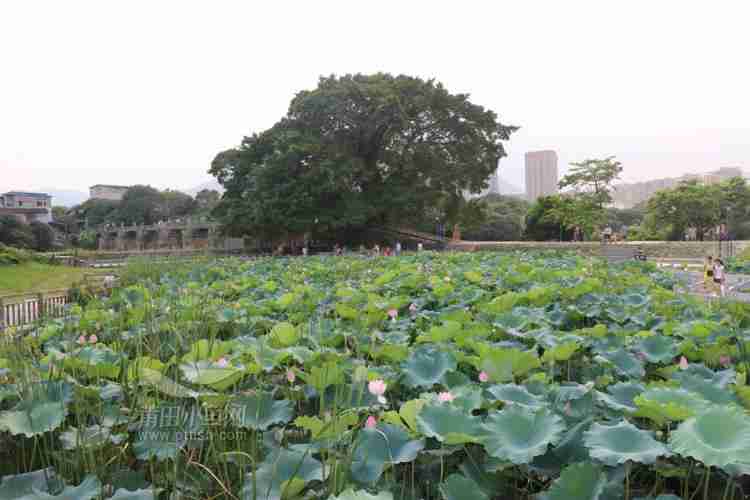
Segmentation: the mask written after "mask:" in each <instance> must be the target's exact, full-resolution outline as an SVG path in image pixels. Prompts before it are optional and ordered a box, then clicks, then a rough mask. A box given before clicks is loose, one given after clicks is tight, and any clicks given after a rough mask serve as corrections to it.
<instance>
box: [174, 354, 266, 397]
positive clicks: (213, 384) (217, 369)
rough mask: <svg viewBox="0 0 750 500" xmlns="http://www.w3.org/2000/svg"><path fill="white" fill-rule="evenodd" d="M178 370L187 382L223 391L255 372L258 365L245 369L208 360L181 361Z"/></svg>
mask: <svg viewBox="0 0 750 500" xmlns="http://www.w3.org/2000/svg"><path fill="white" fill-rule="evenodd" d="M180 371H182V374H183V375H184V376H185V379H187V381H188V382H190V383H191V384H195V385H205V386H208V387H210V388H212V389H214V390H217V391H225V390H227V389H229V388H230V387H232V386H233V385H235V384H237V383H238V382H239V381H241V380H242V378H243V377H244V376H245V375H247V374H249V373H257V372H258V371H259V370H258V367H257V366H256V365H251V366H250V367H249V368H247V369H243V368H239V367H236V366H226V367H221V366H218V365H216V364H215V363H211V362H209V361H198V362H195V363H183V364H181V365H180Z"/></svg>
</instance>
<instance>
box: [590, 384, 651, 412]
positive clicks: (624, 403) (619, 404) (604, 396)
mask: <svg viewBox="0 0 750 500" xmlns="http://www.w3.org/2000/svg"><path fill="white" fill-rule="evenodd" d="M644 390H646V388H645V387H644V386H642V385H641V384H637V383H634V382H619V383H617V384H614V385H611V386H609V387H608V388H607V392H606V393H602V392H597V399H599V400H600V401H602V402H603V403H604V404H605V405H607V406H608V407H610V408H611V409H613V410H615V411H627V412H634V411H636V410H637V409H638V407H637V406H636V404H635V398H636V397H637V396H638V395H639V394H641V393H642V392H643V391H644Z"/></svg>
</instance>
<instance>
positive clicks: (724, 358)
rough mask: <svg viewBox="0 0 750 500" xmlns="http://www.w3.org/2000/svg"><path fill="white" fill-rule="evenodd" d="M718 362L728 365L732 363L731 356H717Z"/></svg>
mask: <svg viewBox="0 0 750 500" xmlns="http://www.w3.org/2000/svg"><path fill="white" fill-rule="evenodd" d="M719 363H721V366H729V365H731V364H732V358H731V357H729V356H721V357H720V358H719Z"/></svg>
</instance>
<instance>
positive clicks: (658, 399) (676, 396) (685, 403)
mask: <svg viewBox="0 0 750 500" xmlns="http://www.w3.org/2000/svg"><path fill="white" fill-rule="evenodd" d="M634 401H635V404H636V406H638V411H636V412H635V414H634V415H635V416H637V417H643V418H648V419H651V420H653V421H654V422H656V423H657V424H659V425H661V426H663V425H665V424H666V423H667V422H681V421H683V420H685V419H686V418H689V417H691V416H692V415H694V414H695V413H696V412H699V411H701V410H703V409H705V408H707V407H708V402H707V401H706V400H704V399H703V398H701V397H700V396H699V395H697V394H695V393H692V392H688V391H686V390H684V389H679V388H674V387H659V386H655V387H650V388H648V389H647V390H646V391H644V392H643V393H642V394H641V395H639V396H637V397H636V398H635V400H634Z"/></svg>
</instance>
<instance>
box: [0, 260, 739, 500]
mask: <svg viewBox="0 0 750 500" xmlns="http://www.w3.org/2000/svg"><path fill="white" fill-rule="evenodd" d="M126 277H127V279H124V280H123V286H122V287H121V288H119V289H117V290H115V291H114V293H113V294H112V296H111V297H107V298H100V299H95V300H92V301H90V302H89V303H88V304H86V306H85V307H80V306H73V307H72V308H71V309H70V310H69V315H68V316H67V317H66V318H65V319H59V320H49V321H47V322H44V323H41V324H39V325H36V326H35V327H34V329H33V330H32V331H30V332H24V333H23V334H22V333H21V332H13V331H10V332H6V333H5V334H4V338H3V339H2V340H1V341H0V475H1V476H3V479H2V481H1V482H0V500H8V499H24V500H36V499H53V498H59V499H70V500H73V499H75V500H80V499H93V498H110V497H111V498H114V499H119V500H122V499H155V498H160V499H174V500H177V499H193V498H195V499H198V498H201V499H207V498H211V499H220V498H221V499H242V500H249V499H263V500H268V499H274V500H277V499H282V498H283V499H292V498H305V499H332V500H368V499H369V500H389V499H409V500H416V499H444V500H475V499H476V500H480V499H511V498H519V499H520V498H540V499H548V500H581V499H592V500H595V499H620V498H627V499H630V498H642V499H646V498H652V499H657V498H658V499H662V500H667V499H675V498H683V499H686V500H688V499H692V498H697V499H700V498H703V499H706V498H712V499H730V498H731V499H737V498H742V497H743V494H744V492H743V488H745V491H747V484H746V481H745V480H746V479H747V474H750V414H748V411H747V408H748V407H750V387H748V385H746V382H747V380H746V374H747V373H748V369H747V364H748V358H747V357H746V356H745V351H746V348H747V347H748V346H750V311H749V310H748V308H747V305H745V304H736V303H712V304H704V303H701V302H697V301H695V300H693V299H690V298H687V297H683V296H680V295H677V294H675V293H674V292H673V291H672V290H673V287H674V284H675V283H674V282H673V279H672V277H671V276H670V275H669V274H666V273H663V272H661V271H658V270H657V269H656V268H655V267H653V266H652V265H650V264H646V263H635V262H633V263H625V264H621V265H618V266H609V265H607V264H606V263H605V262H603V261H599V260H595V259H584V258H581V257H576V256H572V255H565V254H496V253H472V254H468V253H466V254H433V253H429V252H426V253H422V254H419V255H409V256H403V257H398V258H396V257H391V258H363V257H340V258H334V257H310V258H304V259H303V258H291V259H271V258H268V259H259V260H254V261H242V260H239V259H227V260H214V261H205V262H194V263H191V264H189V265H184V266H172V267H169V268H152V269H145V268H144V269H141V270H135V271H132V272H130V273H126Z"/></svg>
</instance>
